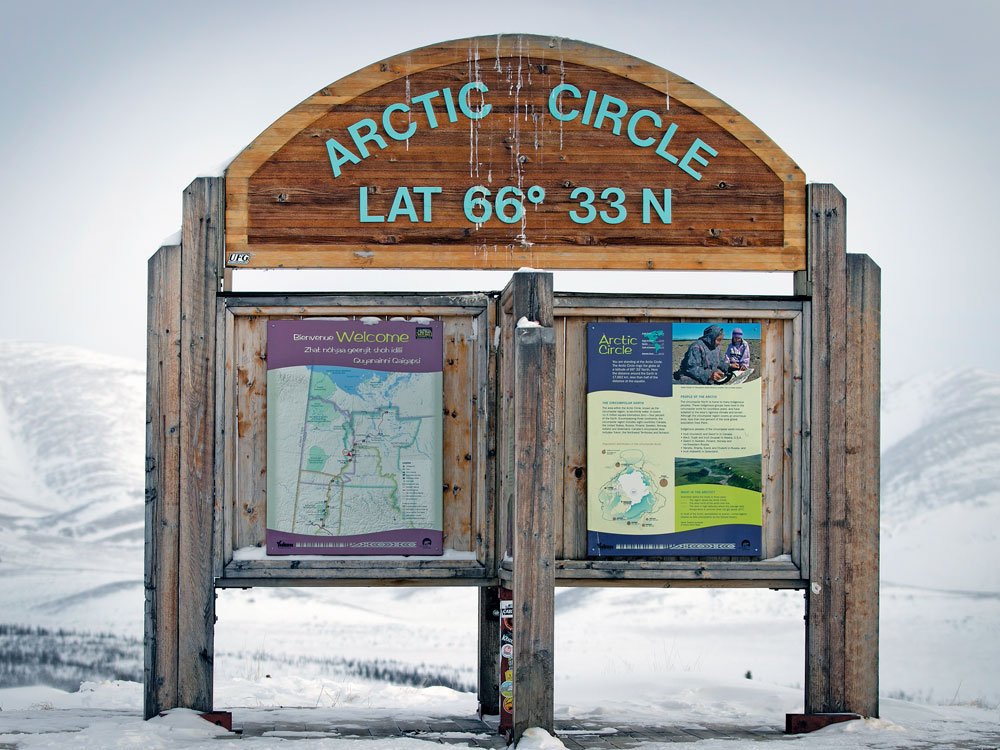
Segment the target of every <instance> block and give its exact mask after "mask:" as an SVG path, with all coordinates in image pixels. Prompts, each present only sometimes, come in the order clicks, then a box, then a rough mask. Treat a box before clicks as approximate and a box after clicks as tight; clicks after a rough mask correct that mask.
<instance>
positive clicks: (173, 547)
mask: <svg viewBox="0 0 1000 750" xmlns="http://www.w3.org/2000/svg"><path fill="white" fill-rule="evenodd" d="M180 288H181V249H180V247H179V246H168V247H162V248H160V250H159V251H158V252H157V253H156V254H154V255H153V256H152V257H151V258H150V259H149V281H148V292H147V293H148V312H147V315H148V317H147V330H146V336H147V344H146V355H147V359H146V508H145V510H146V539H145V576H144V578H145V581H144V584H145V638H144V641H145V662H144V667H143V672H144V680H143V683H144V688H145V690H144V696H143V704H144V707H143V713H144V715H145V718H147V719H148V718H150V717H152V716H155V715H156V714H157V713H159V712H160V711H162V710H164V709H167V708H172V707H174V706H176V705H177V596H178V590H177V565H178V560H177V552H178V514H179V507H180V506H179V499H178V493H179V483H180V432H179V427H180V414H179V408H180V327H181V310H180Z"/></svg>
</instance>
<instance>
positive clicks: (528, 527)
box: [511, 272, 556, 742]
mask: <svg viewBox="0 0 1000 750" xmlns="http://www.w3.org/2000/svg"><path fill="white" fill-rule="evenodd" d="M552 280H553V279H552V274H550V273H538V272H519V273H517V274H515V275H514V279H513V281H512V282H511V283H512V284H513V290H512V292H513V300H512V311H513V316H512V317H513V319H514V320H515V321H521V320H522V319H526V320H527V321H528V322H529V325H526V326H525V325H519V326H518V327H517V328H516V330H515V331H514V441H515V443H514V453H515V462H514V464H515V465H514V477H513V484H514V504H513V505H514V519H513V521H514V523H513V539H512V541H513V550H512V553H513V554H512V557H513V586H512V589H513V592H514V621H513V622H514V644H513V645H514V658H513V662H514V721H513V724H514V728H513V737H512V739H513V741H515V742H516V741H517V740H518V739H520V737H521V735H522V734H523V733H524V730H525V729H527V728H528V727H532V726H537V727H542V728H543V729H546V730H548V731H549V732H552V731H553V713H554V698H553V693H554V688H553V677H554V672H553V641H554V630H555V518H554V515H553V503H554V498H553V488H554V486H555V478H556V477H555V453H554V450H553V446H554V444H555V391H556V356H555V330H554V328H553V295H552Z"/></svg>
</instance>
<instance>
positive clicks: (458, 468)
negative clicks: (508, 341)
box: [442, 317, 481, 550]
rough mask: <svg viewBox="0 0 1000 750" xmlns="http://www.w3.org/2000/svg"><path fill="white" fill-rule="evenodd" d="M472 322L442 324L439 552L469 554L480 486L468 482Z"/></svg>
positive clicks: (473, 424)
mask: <svg viewBox="0 0 1000 750" xmlns="http://www.w3.org/2000/svg"><path fill="white" fill-rule="evenodd" d="M474 325H475V324H474V321H473V320H472V319H471V318H464V317H463V318H459V317H449V318H445V320H444V342H445V343H444V378H443V379H444V416H443V420H444V429H443V432H442V478H443V480H444V490H443V491H444V495H443V500H442V507H443V515H442V525H443V530H444V547H445V549H456V550H471V549H474V548H475V545H474V536H473V532H472V522H473V516H474V511H475V508H474V502H473V501H474V500H475V494H476V489H477V487H479V486H481V484H480V483H478V482H476V481H474V479H473V458H474V456H473V450H472V447H473V442H474V435H475V428H476V424H477V420H476V416H477V409H476V398H477V396H476V390H475V387H476V366H475V360H474V354H475V350H474V346H475V342H474V339H473V337H474V335H475V334H474V330H473V329H474Z"/></svg>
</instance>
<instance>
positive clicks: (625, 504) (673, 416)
mask: <svg viewBox="0 0 1000 750" xmlns="http://www.w3.org/2000/svg"><path fill="white" fill-rule="evenodd" d="M587 467H588V483H587V537H588V545H587V547H588V553H589V554H590V556H598V557H603V556H630V555H631V556H656V555H667V556H698V555H720V556H730V555H732V556H759V555H760V553H761V469H762V462H761V387H760V324H759V323H712V322H710V321H707V322H699V323H687V322H685V323H672V324H671V323H657V322H649V323H591V324H589V325H588V326H587Z"/></svg>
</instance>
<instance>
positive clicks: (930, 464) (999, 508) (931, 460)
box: [882, 370, 1000, 596]
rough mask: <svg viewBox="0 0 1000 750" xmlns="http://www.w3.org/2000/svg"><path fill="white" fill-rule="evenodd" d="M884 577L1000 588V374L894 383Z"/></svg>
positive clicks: (886, 453)
mask: <svg viewBox="0 0 1000 750" xmlns="http://www.w3.org/2000/svg"><path fill="white" fill-rule="evenodd" d="M882 424H883V429H882V435H883V445H882V578H883V580H884V581H891V582H895V583H903V584H907V585H911V586H922V587H929V588H937V589H949V590H969V591H977V592H992V593H995V594H997V595H998V596H1000V374H997V373H993V372H987V371H985V370H965V371H961V372H953V373H949V374H947V375H943V376H931V377H927V378H925V379H921V380H910V381H906V382H904V383H899V384H894V385H890V386H886V387H885V388H884V389H883V408H882Z"/></svg>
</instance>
